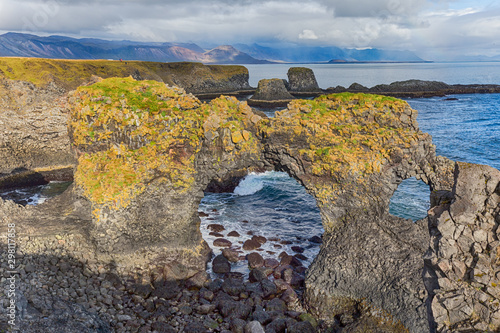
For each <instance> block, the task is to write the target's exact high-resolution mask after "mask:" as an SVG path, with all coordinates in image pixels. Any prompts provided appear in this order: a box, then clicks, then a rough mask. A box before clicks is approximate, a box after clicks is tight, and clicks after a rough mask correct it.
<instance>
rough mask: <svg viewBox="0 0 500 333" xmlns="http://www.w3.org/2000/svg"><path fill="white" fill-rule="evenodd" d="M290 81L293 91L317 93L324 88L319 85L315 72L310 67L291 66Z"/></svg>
mask: <svg viewBox="0 0 500 333" xmlns="http://www.w3.org/2000/svg"><path fill="white" fill-rule="evenodd" d="M287 75H288V83H289V88H288V89H289V90H290V92H291V93H300V94H301V95H304V94H306V95H307V94H312V95H317V94H318V93H321V92H322V90H321V89H320V88H319V86H318V82H317V81H316V77H315V76H314V72H313V71H312V69H310V68H305V67H290V69H288V73H287Z"/></svg>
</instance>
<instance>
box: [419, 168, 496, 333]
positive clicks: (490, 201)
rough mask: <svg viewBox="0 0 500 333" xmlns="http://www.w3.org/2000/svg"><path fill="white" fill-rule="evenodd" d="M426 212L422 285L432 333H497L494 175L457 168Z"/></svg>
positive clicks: (473, 169) (494, 171) (487, 169)
mask: <svg viewBox="0 0 500 333" xmlns="http://www.w3.org/2000/svg"><path fill="white" fill-rule="evenodd" d="M454 176H455V177H454V184H453V187H452V188H451V189H450V191H449V192H447V193H446V192H442V193H440V194H439V196H440V197H441V198H443V199H442V200H439V201H438V202H437V203H436V204H435V206H434V207H432V208H431V210H430V211H429V223H430V233H431V237H432V239H431V242H430V244H431V254H430V256H429V257H428V259H427V260H426V264H427V265H428V267H429V274H427V279H428V281H427V284H428V288H429V289H430V291H431V293H432V294H435V295H434V298H433V299H432V314H433V317H434V320H435V322H436V326H437V330H438V332H456V331H459V330H464V331H466V330H469V331H476V332H486V331H487V332H497V331H498V330H499V329H500V282H499V276H500V242H499V236H500V234H499V230H498V225H499V223H500V171H498V170H496V169H493V168H491V167H489V166H485V165H474V164H468V163H462V162H457V163H456V167H455V172H454Z"/></svg>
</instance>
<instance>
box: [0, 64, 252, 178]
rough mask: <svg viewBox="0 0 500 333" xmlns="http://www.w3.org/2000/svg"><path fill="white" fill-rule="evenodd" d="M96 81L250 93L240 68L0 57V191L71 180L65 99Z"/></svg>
mask: <svg viewBox="0 0 500 333" xmlns="http://www.w3.org/2000/svg"><path fill="white" fill-rule="evenodd" d="M96 76H99V77H103V78H107V77H128V76H132V77H134V78H136V79H138V80H142V79H150V80H156V81H158V82H164V83H167V84H170V85H176V86H179V87H183V88H184V89H186V91H188V92H190V93H195V94H199V95H206V94H209V95H211V94H212V95H213V94H215V95H217V93H219V94H220V93H222V92H224V93H238V92H239V91H242V90H247V89H249V88H250V86H249V85H248V70H247V69H246V68H245V67H243V66H217V65H211V66H205V65H202V64H200V63H168V64H167V63H153V62H120V61H104V60H97V61H65V60H50V59H30V58H0V124H1V126H2V129H3V131H2V133H1V134H0V175H2V174H4V176H2V178H1V179H0V186H2V187H5V186H10V185H9V184H17V185H20V184H22V182H25V183H28V184H36V183H43V182H46V181H47V180H63V179H71V178H72V169H73V166H74V165H75V158H74V155H73V153H72V151H71V149H70V142H69V138H68V133H67V125H66V123H67V117H68V110H67V107H66V104H67V97H66V96H67V93H68V92H69V91H70V90H72V89H75V88H77V87H78V86H81V85H84V84H87V83H89V82H92V81H93V80H95V77H96ZM13 171H14V172H15V173H16V176H15V177H14V178H12V177H11V176H8V177H6V176H5V175H8V174H10V173H12V172H13Z"/></svg>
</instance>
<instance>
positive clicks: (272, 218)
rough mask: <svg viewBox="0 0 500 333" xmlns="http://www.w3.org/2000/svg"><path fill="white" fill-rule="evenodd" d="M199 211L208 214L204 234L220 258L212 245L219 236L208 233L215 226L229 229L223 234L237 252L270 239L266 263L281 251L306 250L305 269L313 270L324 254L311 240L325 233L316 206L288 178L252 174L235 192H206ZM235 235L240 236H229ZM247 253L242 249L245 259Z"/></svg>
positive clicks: (279, 174) (235, 268) (277, 174)
mask: <svg viewBox="0 0 500 333" xmlns="http://www.w3.org/2000/svg"><path fill="white" fill-rule="evenodd" d="M214 209H215V210H216V211H215V212H214V211H213V210H214ZM199 210H200V211H203V212H206V213H209V216H208V217H202V218H201V219H202V224H201V230H202V233H203V238H204V239H205V240H206V241H207V242H208V244H209V245H210V246H211V247H212V248H213V249H214V253H215V254H216V255H217V254H219V253H220V251H221V249H219V248H217V247H215V246H213V241H214V240H215V239H216V238H219V237H216V236H212V235H209V230H208V228H207V226H208V225H210V224H213V223H215V224H221V225H223V226H224V227H225V229H226V230H224V231H222V232H221V233H222V234H223V235H224V238H226V239H227V240H229V241H231V242H233V247H236V248H238V247H240V246H241V245H242V243H243V242H244V241H245V240H247V239H250V238H252V236H253V235H257V236H264V237H266V238H267V239H268V241H267V242H266V243H265V244H263V245H262V247H261V249H262V251H261V254H262V256H263V257H264V258H267V257H269V258H277V257H278V254H279V253H281V252H282V251H286V252H287V253H289V254H293V253H294V252H293V250H292V249H291V248H292V246H301V247H303V248H304V252H303V255H304V256H306V257H307V259H305V260H304V265H305V266H308V265H309V264H310V263H311V261H312V259H313V258H314V257H315V256H316V254H317V252H318V250H319V245H318V244H317V243H313V242H310V241H309V240H308V239H309V238H311V237H312V236H319V237H320V236H321V234H322V233H323V228H322V226H321V218H320V215H319V209H318V208H317V207H316V201H315V200H314V198H313V197H312V196H311V195H309V194H307V193H306V191H305V189H304V187H302V185H300V184H299V183H297V181H295V180H294V179H292V178H290V177H289V176H288V175H287V174H286V173H283V172H274V171H271V172H265V173H261V174H255V173H251V174H249V175H248V176H246V177H245V178H244V179H243V181H241V182H240V184H239V185H238V187H237V188H236V189H235V190H234V193H221V194H216V193H206V194H205V198H204V199H203V200H202V202H201V204H200V208H199ZM231 231H236V232H238V233H239V234H240V235H241V236H240V237H230V236H228V235H227V234H228V233H229V232H231ZM249 233H250V234H249ZM247 253H248V252H246V251H243V250H242V255H244V254H247ZM232 270H233V271H239V272H242V273H244V272H245V271H246V270H247V263H246V262H245V261H242V262H240V263H239V264H237V265H233V267H232Z"/></svg>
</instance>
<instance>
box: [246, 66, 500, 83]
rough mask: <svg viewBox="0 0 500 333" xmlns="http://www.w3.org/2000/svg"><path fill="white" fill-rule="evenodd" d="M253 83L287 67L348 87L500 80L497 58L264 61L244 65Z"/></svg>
mask: <svg viewBox="0 0 500 333" xmlns="http://www.w3.org/2000/svg"><path fill="white" fill-rule="evenodd" d="M244 66H245V67H247V68H248V71H249V74H250V79H249V83H250V85H251V86H252V87H257V84H258V83H259V80H261V79H270V78H278V79H287V75H286V74H287V72H288V69H289V68H290V67H308V68H311V69H312V70H313V72H314V74H315V76H316V80H317V81H318V85H319V86H320V87H321V88H323V89H326V88H329V87H336V86H338V85H340V86H343V87H349V86H350V85H351V84H352V83H354V82H357V83H359V84H362V85H364V86H366V87H372V86H375V85H377V84H389V83H392V82H395V81H405V80H410V79H418V80H428V81H442V82H445V83H448V84H500V62H462V63H457V62H436V63H386V64H374V63H363V64H350V63H346V64H294V65H290V64H264V65H244Z"/></svg>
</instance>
